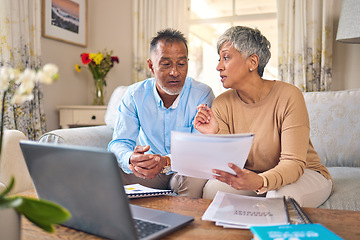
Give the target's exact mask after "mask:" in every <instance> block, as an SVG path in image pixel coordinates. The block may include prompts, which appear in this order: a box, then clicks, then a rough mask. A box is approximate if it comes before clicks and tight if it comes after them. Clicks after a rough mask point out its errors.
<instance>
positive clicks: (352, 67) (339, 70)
mask: <svg viewBox="0 0 360 240" xmlns="http://www.w3.org/2000/svg"><path fill="white" fill-rule="evenodd" d="M341 3H342V1H338V0H336V1H334V15H335V17H334V39H336V33H337V27H338V22H339V17H340V11H341ZM359 66H360V44H348V43H340V42H337V41H335V40H334V46H333V83H332V87H331V90H344V89H354V88H360V77H359V70H360V69H359Z"/></svg>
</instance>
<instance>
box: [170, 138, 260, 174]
mask: <svg viewBox="0 0 360 240" xmlns="http://www.w3.org/2000/svg"><path fill="white" fill-rule="evenodd" d="M253 139H254V134H253V133H247V134H196V133H183V132H171V169H172V170H173V171H175V172H177V173H178V174H180V175H185V176H190V177H196V178H204V179H212V178H213V173H212V170H213V169H220V170H223V171H226V172H232V173H233V170H232V169H231V168H229V166H228V164H229V163H234V164H235V165H237V166H238V167H240V168H243V167H244V165H245V162H246V160H247V157H248V155H249V152H250V149H251V145H252V142H253Z"/></svg>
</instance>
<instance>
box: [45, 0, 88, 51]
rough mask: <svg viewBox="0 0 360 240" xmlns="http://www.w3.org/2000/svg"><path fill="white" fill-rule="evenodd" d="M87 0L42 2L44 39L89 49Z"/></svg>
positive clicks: (48, 0) (49, 0)
mask: <svg viewBox="0 0 360 240" xmlns="http://www.w3.org/2000/svg"><path fill="white" fill-rule="evenodd" d="M87 16H88V13H87V0H42V30H41V34H42V36H43V37H46V38H50V39H54V40H58V41H61V42H66V43H70V44H75V45H78V46H81V47H87V28H88V26H87V25H88V24H87V22H88V19H87V18H88V17H87Z"/></svg>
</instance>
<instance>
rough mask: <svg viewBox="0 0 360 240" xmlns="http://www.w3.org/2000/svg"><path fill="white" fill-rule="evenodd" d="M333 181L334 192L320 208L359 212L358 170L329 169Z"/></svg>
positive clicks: (359, 172)
mask: <svg viewBox="0 0 360 240" xmlns="http://www.w3.org/2000/svg"><path fill="white" fill-rule="evenodd" d="M328 170H329V172H330V174H331V176H332V178H333V180H334V191H333V192H332V193H331V195H330V197H329V199H328V200H327V201H326V202H325V203H324V204H322V205H321V206H320V208H328V209H341V210H352V211H359V210H360V202H359V199H360V189H359V186H360V168H354V167H329V168H328Z"/></svg>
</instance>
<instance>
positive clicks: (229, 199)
mask: <svg viewBox="0 0 360 240" xmlns="http://www.w3.org/2000/svg"><path fill="white" fill-rule="evenodd" d="M202 220H207V221H214V222H216V224H217V225H221V226H223V227H226V228H241V229H244V228H249V227H250V226H267V225H278V224H289V221H288V219H287V215H286V209H285V205H284V201H283V199H282V198H263V197H249V196H243V195H237V194H231V193H224V192H220V191H219V192H217V194H216V196H215V198H214V200H213V201H212V202H211V204H210V205H209V207H208V208H207V209H206V211H205V213H204V215H203V216H202Z"/></svg>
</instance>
